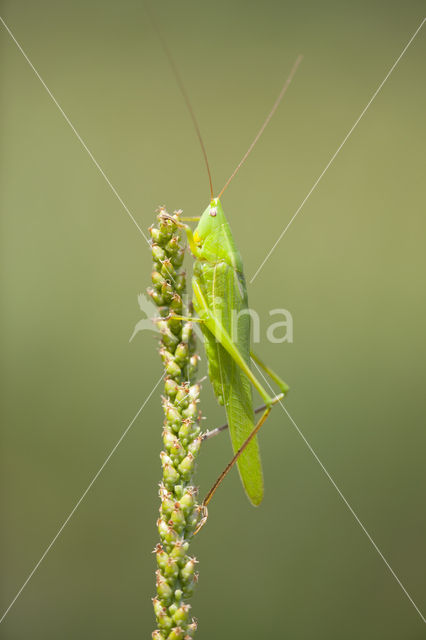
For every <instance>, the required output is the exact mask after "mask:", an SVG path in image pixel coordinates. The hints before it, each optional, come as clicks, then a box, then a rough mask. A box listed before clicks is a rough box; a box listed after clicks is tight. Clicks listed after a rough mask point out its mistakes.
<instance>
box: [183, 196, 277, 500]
mask: <svg viewBox="0 0 426 640" xmlns="http://www.w3.org/2000/svg"><path fill="white" fill-rule="evenodd" d="M185 229H186V231H187V235H188V240H189V244H190V248H191V251H192V253H193V255H194V257H195V259H196V260H195V265H194V275H193V280H192V285H193V290H194V300H193V304H194V309H195V311H196V313H197V315H198V317H199V318H200V320H201V327H202V330H203V333H204V337H205V350H206V355H207V359H208V367H209V377H210V380H211V382H212V385H213V389H214V392H215V395H216V397H217V399H218V401H219V402H220V403H221V404H224V405H225V409H226V413H227V418H228V424H229V432H230V435H231V441H232V446H233V449H234V452H235V453H236V452H237V451H238V450H239V449H240V447H241V446H242V445H243V444H244V443H245V442H246V440H247V438H248V437H249V436H250V434H251V433H252V431H253V429H254V427H255V420H254V411H253V399H252V387H251V382H250V380H249V377H248V376H250V374H251V369H250V315H249V313H248V298H247V289H246V285H245V278H244V273H243V264H242V260H241V256H240V254H239V252H238V250H237V248H236V245H235V242H234V239H233V236H232V232H231V229H230V226H229V223H228V221H227V219H226V217H225V214H224V211H223V208H222V205H221V203H220V201H219V199H214V200H212V202H211V204H210V205H209V206H208V207H207V209H206V210H205V211H204V213H203V215H202V216H201V218H200V221H199V224H198V226H197V228H196V230H195V232H194V233H192V231H191V230H190V229H189V227H185ZM243 368H245V369H246V372H244V370H243ZM249 372H250V373H249ZM252 376H253V374H251V376H250V377H252ZM252 382H253V380H252ZM255 386H257V387H258V388H259V386H260V385H255ZM262 391H263V393H262V396H263V398H264V399H265V401H266V402H268V400H270V398H269V396H268V395H267V394H266V392H264V390H263V389H262ZM237 464H238V469H239V472H240V476H241V480H242V483H243V486H244V488H245V490H246V493H247V495H248V497H249V499H250V501H251V502H252V504H254V505H258V504H260V502H261V501H262V498H263V475H262V466H261V461H260V453H259V445H258V442H257V438H256V437H255V438H253V439H252V440H251V441H250V443H249V444H248V445H247V446H246V448H245V449H244V451H243V452H242V454H241V455H240V456H239V458H238V461H237Z"/></svg>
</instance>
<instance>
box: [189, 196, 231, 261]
mask: <svg viewBox="0 0 426 640" xmlns="http://www.w3.org/2000/svg"><path fill="white" fill-rule="evenodd" d="M193 237H194V242H195V244H196V245H197V247H198V249H199V254H200V257H201V258H202V259H204V260H207V261H208V262H212V263H216V262H218V261H220V260H222V261H224V262H227V263H228V264H229V265H230V266H232V267H234V268H236V269H238V270H239V271H242V262H241V258H240V254H239V252H238V249H237V247H236V245H235V242H234V239H233V237H232V233H231V229H230V227H229V223H228V220H227V219H226V216H225V213H224V211H223V208H222V204H221V202H220V200H219V198H213V199H212V200H211V201H210V204H209V206H208V207H207V208H206V209H205V211H204V213H203V214H202V216H201V218H200V221H199V223H198V225H197V228H196V229H195V231H194V235H193Z"/></svg>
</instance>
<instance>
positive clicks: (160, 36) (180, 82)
mask: <svg viewBox="0 0 426 640" xmlns="http://www.w3.org/2000/svg"><path fill="white" fill-rule="evenodd" d="M145 8H146V11H147V13H148V16H149V18H150V20H151V23H152V26H153V27H154V29H155V31H156V33H157V36H158V39H159V40H160V43H161V45H162V47H163V50H164V53H165V54H166V56H167V59H168V61H169V64H170V67H171V69H172V71H173V74H174V76H175V78H176V82H177V85H178V87H179V89H180V92H181V94H182V96H183V99H184V100H185V104H186V106H187V108H188V111H189V115H190V116H191V120H192V123H193V125H194V127H195V131H196V133H197V137H198V140H199V143H200V146H201V150H202V152H203V156H204V162H205V163H206V168H207V173H208V176H209V183H210V194H211V199H212V200H213V198H214V195H213V182H212V174H211V173H210V167H209V161H208V159H207V151H206V148H205V146H204V142H203V138H202V136H201V131H200V127H199V126H198V122H197V118H196V117H195V113H194V111H193V109H192V105H191V102H190V100H189V96H188V93H187V91H186V89H185V85H184V84H183V80H182V78H181V75H180V73H179V69H178V68H177V66H176V64H175V61H174V60H173V56H172V54H171V52H170V49H169V47H168V45H167V42H166V40H165V39H164V38H163V34H162V33H161V31H160V29H159V28H158V25H157V23H156V22H155V20H154V16H153V15H152V13H151V10H150V8H149V7H148V4H147V3H145Z"/></svg>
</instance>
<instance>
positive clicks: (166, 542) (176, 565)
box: [148, 207, 202, 640]
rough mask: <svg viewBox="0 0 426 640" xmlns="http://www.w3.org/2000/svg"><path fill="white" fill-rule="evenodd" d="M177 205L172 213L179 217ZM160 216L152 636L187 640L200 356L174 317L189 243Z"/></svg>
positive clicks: (155, 287)
mask: <svg viewBox="0 0 426 640" xmlns="http://www.w3.org/2000/svg"><path fill="white" fill-rule="evenodd" d="M179 215H180V212H179V211H177V212H175V213H174V214H173V217H174V218H175V219H177V220H178V219H179ZM157 220H158V224H157V225H156V226H153V227H151V228H150V234H151V240H152V242H151V244H152V257H153V270H152V288H150V289H148V294H149V295H150V296H151V298H152V300H153V301H154V302H155V304H156V305H157V306H158V309H159V318H158V319H156V323H157V326H158V328H159V330H160V332H161V343H160V350H159V352H160V356H161V358H162V361H163V366H164V372H165V377H164V396H163V398H162V403H163V409H164V417H165V419H164V429H163V444H164V450H163V451H162V452H161V454H160V458H161V463H162V467H163V478H162V481H161V483H160V491H159V495H160V500H161V505H160V517H159V519H158V520H157V526H158V532H159V534H160V542H159V543H158V544H157V546H156V548H155V550H154V552H155V554H156V557H157V565H158V569H157V572H156V576H157V596H156V597H155V598H153V605H154V611H155V615H156V618H157V624H158V629H156V630H155V631H154V632H153V634H152V637H153V638H154V640H181V639H182V640H188V639H189V638H192V637H193V634H194V633H195V630H196V628H197V624H196V622H195V620H194V619H192V620H190V617H189V610H190V605H189V604H187V603H186V602H185V600H186V599H187V598H188V597H190V596H191V595H192V593H193V591H194V587H195V584H196V582H197V579H198V573H197V572H196V571H195V565H196V563H197V560H196V559H195V558H193V557H191V556H189V555H188V550H189V543H190V540H191V538H192V536H193V535H194V531H195V529H196V526H197V524H198V521H199V507H198V504H197V502H196V496H197V489H196V488H195V487H194V486H193V484H192V482H193V473H194V466H195V459H196V457H197V454H198V451H199V449H200V446H201V441H202V439H201V436H200V426H199V422H200V414H199V410H198V407H197V404H198V397H199V393H200V386H199V384H197V383H195V375H196V372H197V364H198V356H197V354H196V351H195V349H196V344H195V336H194V332H193V326H192V324H191V322H188V321H183V320H177V319H176V318H173V314H176V315H182V311H183V301H182V295H183V293H184V292H185V287H186V276H185V272H184V271H182V270H180V269H181V267H182V263H183V258H184V247H183V246H182V243H181V239H180V236H179V231H178V227H177V226H176V224H174V222H173V221H172V220H170V216H169V215H168V214H167V211H166V210H165V209H164V208H163V207H161V208H160V209H159V213H158V216H157Z"/></svg>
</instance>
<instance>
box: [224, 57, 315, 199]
mask: <svg viewBox="0 0 426 640" xmlns="http://www.w3.org/2000/svg"><path fill="white" fill-rule="evenodd" d="M302 60H303V56H302V55H299V56H297V58H296V62H295V63H294V65H293V67H292V69H291V71H290V74H289V76H288V78H287V80H286V81H285V82H284V84H283V88H282V89H281V92H280V95H279V96H278V98H277V99H276V101H275V103H274V106H273V107H272V109H271V111H270V112H269V114H268V116H267V118H266V120H265V122H264V123H263V124H262V126H261V127H260V129H259V131H258V132H257V135H256V137H255V139H254V140H253V142H252V143H251V145H250V146H249V148H248V149H247V151H246V153H245V154H244V156H243V158H242V160H241V161H240V162H239V163H238V165H237V166H236V168H235V169H234V171H233V173H232V174H231V176H230V177H229V178H228V180H227V181H226V183H225V186H224V187H223V189H222V191H221V192H220V193H219V196H218V198H220V197H222V195H223V192H224V191H225V189H226V188H227V187H228V186H229V184H230V183H231V182H232V180H233V179H234V178H235V176H236V175H237V173H238V171H239V170H240V169H241V167H242V166H243V164H244V162H245V161H246V160H247V158H248V156H249V155H250V153H251V152H252V151H253V148H254V147H255V145H256V143H257V141H258V140H259V138H260V136H261V135H262V133H263V132H264V131H265V129H266V127H267V126H268V124H269V121H270V120H271V118H272V116H273V115H274V113H275V111H276V110H277V109H278V105H279V104H280V102H281V100H282V99H283V98H284V94H285V92H286V91H287V89H288V87H289V86H290V83H291V81H292V80H293V77H294V74H295V73H296V71H297V68H298V66H299V64H300V63H301V62H302Z"/></svg>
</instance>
